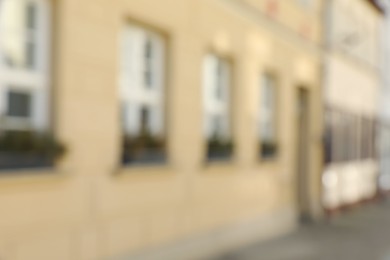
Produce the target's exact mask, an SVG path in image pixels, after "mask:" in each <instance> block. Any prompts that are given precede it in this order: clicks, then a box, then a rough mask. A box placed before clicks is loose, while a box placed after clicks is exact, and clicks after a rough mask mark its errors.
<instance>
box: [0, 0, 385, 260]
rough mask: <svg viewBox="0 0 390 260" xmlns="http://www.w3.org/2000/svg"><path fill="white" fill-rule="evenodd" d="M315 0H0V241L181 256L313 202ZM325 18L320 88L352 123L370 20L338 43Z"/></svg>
mask: <svg viewBox="0 0 390 260" xmlns="http://www.w3.org/2000/svg"><path fill="white" fill-rule="evenodd" d="M337 2H338V1H337ZM340 2H341V1H340ZM351 5H352V4H351ZM357 5H358V6H359V8H360V9H359V11H361V12H362V13H363V14H364V17H367V18H365V19H366V20H367V26H373V28H376V27H375V26H376V24H377V22H378V19H380V15H381V14H380V12H378V11H377V10H375V9H374V8H373V6H371V5H368V4H367V3H366V2H365V1H360V2H359V3H358V4H357ZM321 6H322V1H321V0H311V1H307V0H306V1H302V0H301V1H298V0H291V1H285V0H279V1H277V0H256V1H253V0H166V1H159V0H123V1H108V0H107V1H103V0H83V1H79V0H56V1H51V0H1V1H0V46H1V61H0V114H1V120H0V129H1V132H0V168H1V173H0V259H40V260H42V259H101V258H110V257H114V256H118V257H120V256H127V257H131V256H145V257H153V256H154V257H155V258H157V259H186V258H191V257H196V256H199V257H200V256H202V255H208V254H211V253H213V252H217V251H219V250H222V249H227V248H228V247H234V246H237V245H240V244H241V243H244V242H248V241H251V240H254V239H262V238H269V237H272V236H275V235H277V234H281V233H284V232H287V231H289V230H291V229H293V228H294V227H296V225H297V224H298V219H299V218H300V217H302V218H305V219H307V218H316V217H318V216H320V215H321V203H320V201H321V197H320V195H321V177H320V176H321V165H322V138H321V137H322V118H321V115H322V112H321V110H322V104H321V58H322V55H321V54H322V53H321V50H320V47H319V46H320V43H321V28H322V26H321V13H322V8H321ZM343 8H344V9H342V10H346V13H347V15H346V17H349V15H348V14H349V13H348V11H349V9H348V7H344V6H343ZM334 13H337V12H334ZM337 14H338V13H337ZM365 14H367V16H365ZM356 18H358V22H360V21H363V25H362V27H360V26H359V27H357V29H361V28H365V27H364V26H366V20H365V19H360V18H361V16H360V15H359V13H358V14H357V16H356ZM339 19H343V18H341V17H340V16H337V19H336V21H337V23H336V24H339ZM350 23H351V22H348V24H350ZM352 25H356V23H355V22H352ZM342 28H343V30H342V31H341V32H342V34H341V35H340V34H339V33H337V37H336V34H334V37H332V38H331V39H333V40H332V43H333V44H332V45H331V46H334V47H332V48H331V49H330V50H329V57H328V58H327V66H328V71H329V72H328V76H327V79H328V80H327V85H326V86H327V89H329V90H331V89H333V88H337V89H338V90H339V91H341V92H338V97H341V98H342V100H340V99H336V100H334V102H333V101H332V99H331V97H333V96H329V99H327V100H329V102H328V104H334V105H335V107H337V108H340V109H341V111H348V112H346V113H345V115H346V117H348V116H349V115H353V116H350V117H348V120H351V122H352V120H355V121H356V122H361V120H366V121H364V122H367V125H369V128H367V129H370V130H364V131H367V132H365V134H366V135H369V134H370V133H372V131H373V130H372V129H373V128H372V127H373V126H372V125H373V122H374V119H375V117H374V116H373V114H374V110H375V109H374V107H373V102H375V101H376V98H377V96H376V93H377V92H376V89H377V87H378V85H377V84H378V83H377V75H376V72H375V69H374V68H376V65H377V63H376V62H377V58H378V57H377V53H376V52H374V50H373V48H374V46H375V44H376V42H370V43H368V42H367V41H369V40H368V39H367V38H369V39H371V38H373V39H374V38H375V37H376V35H373V37H364V38H363V39H362V38H360V34H358V37H359V38H358V39H357V41H358V44H360V41H363V40H364V44H365V45H364V46H366V45H369V46H370V47H364V48H366V49H367V50H366V49H364V54H362V55H363V56H362V57H360V56H359V55H360V52H358V51H356V53H355V50H354V51H353V53H348V54H345V56H347V55H349V56H351V57H349V56H348V57H344V53H343V52H342V50H343V49H342V48H344V47H341V46H340V47H337V48H336V43H337V46H339V44H342V42H344V41H346V42H352V44H353V42H354V41H355V38H354V37H355V34H354V31H353V33H352V34H351V35H350V33H351V32H350V30H349V27H348V28H347V29H346V31H344V27H342ZM351 28H355V27H353V26H352V27H351ZM371 32H372V31H371V27H369V29H367V31H365V32H364V33H371ZM345 33H346V34H345ZM332 35H333V34H332ZM340 37H342V38H340ZM359 46H360V45H359ZM356 48H359V50H360V47H356ZM361 48H363V47H361ZM336 50H337V51H336ZM366 51H367V52H368V53H369V54H365V53H366ZM352 57H353V58H352ZM360 63H362V64H360ZM365 64H367V65H365ZM359 66H364V68H370V69H369V72H367V71H366V70H362V71H360V67H359ZM371 68H373V69H372V70H371ZM357 71H359V72H357ZM332 73H334V74H332ZM339 73H341V74H344V73H347V74H348V75H349V76H348V77H347V79H348V80H351V82H344V81H343V82H336V81H335V80H334V79H335V76H337V75H339ZM344 87H345V89H344ZM330 93H333V92H330ZM360 94H361V95H360ZM329 95H330V94H329ZM355 95H356V96H357V101H356V102H357V103H351V104H349V103H347V101H346V99H345V97H351V100H353V101H355V100H356V98H355ZM327 97H328V96H327ZM362 98H364V100H362ZM344 101H345V102H344ZM362 101H368V102H365V103H364V104H363V105H362V103H361V102H362ZM332 111H333V110H332ZM336 111H339V110H336ZM342 115H344V114H342ZM358 119H359V120H360V121H359V120H358ZM355 121H353V122H355ZM348 122H349V121H348ZM343 139H344V138H343ZM367 145H370V147H372V144H367ZM370 151H371V150H370ZM370 156H371V153H370V154H369V155H368V154H367V156H366V155H365V157H364V158H367V160H364V161H363V162H360V160H358V161H359V162H358V163H361V166H362V167H363V166H364V167H365V168H367V171H368V170H369V169H370V170H372V171H373V170H374V169H376V167H377V165H376V161H375V160H372V159H368V158H369V157H370ZM343 158H344V157H343ZM343 165H344V164H343ZM348 165H349V164H348ZM359 165H360V164H359ZM370 174H371V173H370ZM369 176H371V175H369ZM370 191H371V190H370Z"/></svg>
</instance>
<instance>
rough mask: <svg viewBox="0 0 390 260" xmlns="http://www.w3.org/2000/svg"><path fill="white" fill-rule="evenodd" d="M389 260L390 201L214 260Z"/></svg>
mask: <svg viewBox="0 0 390 260" xmlns="http://www.w3.org/2000/svg"><path fill="white" fill-rule="evenodd" d="M238 259H239V260H241V259H247V260H252V259H261V260H338V259H340V260H377V259H378V260H388V259H390V201H387V202H385V201H382V202H377V203H376V204H373V205H367V206H364V207H360V208H356V209H354V210H351V211H350V212H347V213H344V214H343V215H339V216H336V217H334V218H333V219H332V220H330V221H328V222H323V223H320V224H313V225H308V226H302V227H301V228H300V229H298V230H297V231H295V232H294V233H292V234H289V235H286V236H285V237H282V238H278V239H275V240H272V241H268V242H263V243H260V244H254V245H249V246H248V247H246V248H242V249H240V250H238V251H235V252H227V253H225V254H224V255H222V256H220V257H218V258H215V260H238Z"/></svg>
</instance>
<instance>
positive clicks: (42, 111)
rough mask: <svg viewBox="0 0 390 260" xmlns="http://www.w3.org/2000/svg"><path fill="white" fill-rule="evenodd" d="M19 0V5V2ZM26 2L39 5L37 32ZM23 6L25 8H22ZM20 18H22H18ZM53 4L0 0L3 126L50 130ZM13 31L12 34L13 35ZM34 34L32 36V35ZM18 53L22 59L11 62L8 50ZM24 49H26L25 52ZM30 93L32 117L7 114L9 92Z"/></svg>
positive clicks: (0, 125)
mask: <svg viewBox="0 0 390 260" xmlns="http://www.w3.org/2000/svg"><path fill="white" fill-rule="evenodd" d="M18 4H19V5H18ZM27 4H34V5H35V6H36V10H37V14H36V19H37V20H36V29H35V30H34V31H35V32H34V33H33V32H31V31H30V30H28V28H27V26H26V19H27V16H25V15H24V14H26V7H27ZM23 6H24V8H23ZM18 18H19V19H18ZM50 21H51V5H50V1H49V0H0V122H1V123H0V129H2V130H33V131H42V132H43V131H47V130H49V128H50V125H49V123H50V122H49V121H50V120H49V117H50V115H49V110H50V109H49V108H50V99H49V94H50V81H51V79H50V58H51V57H50V53H51V48H50V47H51V33H50V32H51V27H50V24H51V23H50ZM11 35H13V37H11ZM31 37H33V39H31ZM28 41H34V45H35V54H34V59H35V66H34V67H29V66H26V64H25V61H26V60H27V55H28V54H27V51H26V49H24V48H26V45H27V42H28ZM7 51H8V53H12V54H13V55H16V56H15V57H17V56H19V58H20V63H19V64H14V66H10V65H8V64H7V62H6V60H5V59H6V52H7ZM23 51H25V52H24V53H22V52H23ZM11 90H14V91H16V92H27V93H30V94H31V116H30V117H29V118H20V117H11V116H8V115H7V108H8V100H7V96H8V92H9V91H11Z"/></svg>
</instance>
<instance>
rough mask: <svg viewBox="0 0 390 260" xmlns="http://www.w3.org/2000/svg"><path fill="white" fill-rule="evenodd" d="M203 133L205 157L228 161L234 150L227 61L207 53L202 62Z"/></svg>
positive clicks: (228, 64) (229, 76)
mask: <svg viewBox="0 0 390 260" xmlns="http://www.w3.org/2000/svg"><path fill="white" fill-rule="evenodd" d="M203 70H204V72H203V106H204V133H205V137H206V139H207V158H208V160H211V161H214V160H227V159H229V158H230V157H231V155H232V152H233V144H232V140H231V123H230V88H231V86H230V81H231V75H230V73H231V65H230V62H229V61H228V60H227V59H225V58H222V57H220V56H218V55H215V54H208V55H206V57H205V58H204V64H203Z"/></svg>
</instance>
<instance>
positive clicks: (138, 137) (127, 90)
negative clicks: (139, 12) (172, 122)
mask: <svg viewBox="0 0 390 260" xmlns="http://www.w3.org/2000/svg"><path fill="white" fill-rule="evenodd" d="M165 49H166V40H165V38H164V36H163V35H161V34H160V33H158V32H156V31H154V30H151V29H149V28H145V27H143V26H139V25H137V24H127V25H126V26H125V27H124V30H123V34H122V49H121V53H120V57H121V73H120V86H119V88H120V93H121V102H122V117H121V118H122V120H123V122H122V123H123V124H122V125H123V127H124V129H123V131H124V137H123V157H122V163H124V164H139V163H141V164H150V163H153V164H154V163H164V162H165V160H166V151H165V79H164V74H165Z"/></svg>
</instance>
